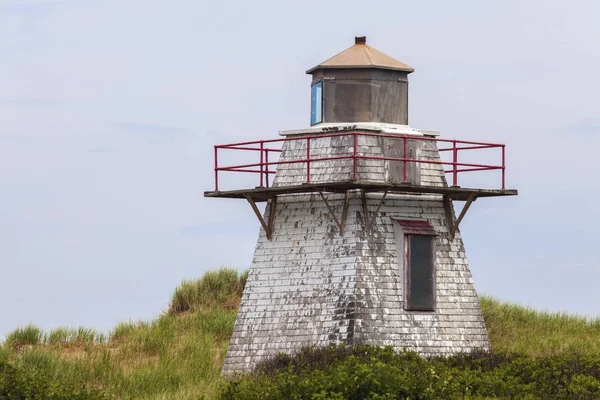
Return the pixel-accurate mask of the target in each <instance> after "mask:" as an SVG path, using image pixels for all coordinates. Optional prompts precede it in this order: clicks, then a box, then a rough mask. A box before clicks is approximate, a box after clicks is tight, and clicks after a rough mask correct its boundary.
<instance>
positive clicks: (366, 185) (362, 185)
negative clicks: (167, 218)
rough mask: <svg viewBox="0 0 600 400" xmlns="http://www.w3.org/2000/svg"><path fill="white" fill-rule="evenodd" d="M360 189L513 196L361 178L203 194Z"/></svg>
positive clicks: (263, 195)
mask: <svg viewBox="0 0 600 400" xmlns="http://www.w3.org/2000/svg"><path fill="white" fill-rule="evenodd" d="M354 189H360V190H364V191H365V192H386V191H387V192H388V193H396V194H411V193H422V194H443V195H448V197H449V198H450V199H451V200H468V199H469V197H470V196H471V194H475V195H476V197H497V196H516V195H517V194H518V192H517V191H516V190H512V189H507V190H501V189H476V188H462V187H461V188H458V187H439V186H423V185H410V184H391V183H379V182H361V181H356V182H352V181H340V182H328V183H319V184H302V185H291V186H277V187H270V188H257V189H241V190H228V191H212V192H210V191H207V192H204V196H205V197H219V198H233V199H236V198H245V197H246V195H249V196H250V197H251V198H252V199H253V200H254V201H268V200H270V199H272V198H273V196H277V195H282V194H293V193H315V192H324V193H345V192H347V191H348V190H354Z"/></svg>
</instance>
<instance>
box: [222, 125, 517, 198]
mask: <svg viewBox="0 0 600 400" xmlns="http://www.w3.org/2000/svg"><path fill="white" fill-rule="evenodd" d="M349 136H352V137H353V139H352V151H351V152H350V151H349V153H348V154H347V155H341V156H339V155H336V156H326V157H311V140H316V139H323V138H327V137H349ZM359 137H377V138H388V139H395V140H402V142H403V143H402V148H403V153H402V154H403V157H384V156H374V155H361V154H359V152H358V147H359V144H358V138H359ZM410 140H412V141H431V142H436V143H449V144H451V147H444V148H439V149H438V150H439V151H440V152H447V151H451V152H452V161H443V160H423V159H416V158H409V157H406V151H407V142H408V141H410ZM287 141H306V158H300V159H293V160H284V161H281V160H279V161H269V154H270V153H280V152H281V151H282V150H281V149H280V148H273V147H269V146H270V145H272V144H273V143H281V144H283V142H287ZM505 148H506V146H505V145H504V144H498V143H483V142H472V141H464V140H455V139H438V138H432V137H422V136H399V135H384V134H378V133H366V132H344V133H332V134H320V135H314V136H303V137H292V138H281V139H270V140H257V141H253V142H240V143H232V144H223V145H217V146H215V167H214V172H215V191H218V190H219V172H220V171H229V172H246V173H257V174H259V176H260V187H267V188H268V187H269V175H271V174H274V173H275V172H276V171H275V169H272V168H269V167H272V166H277V165H282V164H296V163H306V183H310V178H311V176H310V174H311V164H312V163H314V162H318V161H332V160H352V171H353V172H352V174H353V180H355V181H356V180H357V164H358V163H357V160H384V161H398V162H402V163H403V166H404V168H403V169H404V177H403V182H404V183H407V182H408V177H407V165H408V164H409V163H417V162H419V163H428V164H438V165H444V166H448V165H450V166H451V168H450V169H445V170H444V172H445V173H447V174H451V175H452V186H458V174H459V173H462V172H473V171H489V170H501V172H502V190H504V189H505V170H506V166H505ZM479 149H500V151H501V159H502V163H501V164H500V165H491V164H474V163H465V162H459V161H458V155H459V152H461V151H465V150H479ZM219 150H241V151H252V152H255V151H258V152H259V162H257V163H250V164H241V165H229V166H220V165H219Z"/></svg>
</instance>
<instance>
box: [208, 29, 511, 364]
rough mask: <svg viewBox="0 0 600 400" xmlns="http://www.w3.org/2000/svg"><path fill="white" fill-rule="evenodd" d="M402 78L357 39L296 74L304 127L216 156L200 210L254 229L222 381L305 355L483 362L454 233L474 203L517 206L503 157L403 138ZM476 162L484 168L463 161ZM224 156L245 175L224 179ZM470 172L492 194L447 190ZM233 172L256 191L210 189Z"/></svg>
mask: <svg viewBox="0 0 600 400" xmlns="http://www.w3.org/2000/svg"><path fill="white" fill-rule="evenodd" d="M411 72H413V69H412V68H411V67H409V66H408V65H406V64H403V63H401V62H399V61H397V60H395V59H393V58H391V57H389V56H387V55H385V54H383V53H381V52H379V51H378V50H376V49H374V48H372V47H370V46H369V45H367V44H366V38H365V37H357V38H356V39H355V44H354V45H353V46H352V47H350V48H348V49H346V50H344V51H343V52H341V53H339V54H337V55H335V56H334V57H332V58H330V59H328V60H326V61H324V62H323V63H321V64H319V65H317V66H316V67H314V68H312V69H310V70H308V71H307V73H309V74H311V75H312V86H311V96H312V98H311V100H312V101H311V127H309V128H305V129H298V130H293V131H283V132H280V134H281V136H282V137H281V138H275V139H269V140H258V141H254V142H244V143H234V144H229V145H219V146H215V190H213V191H209V192H205V196H207V197H221V198H238V199H246V200H247V201H248V202H249V203H250V205H251V207H252V209H253V210H254V212H255V213H256V215H257V217H258V219H259V221H260V223H261V229H260V234H259V238H258V242H257V245H256V250H255V253H254V257H253V259H252V264H251V267H250V274H249V277H248V281H247V284H246V288H245V290H244V294H243V298H242V303H241V306H240V310H239V313H238V316H237V320H236V323H235V328H234V332H233V336H232V337H231V342H230V345H229V349H228V352H227V356H226V359H225V366H224V369H223V373H231V372H236V371H246V370H250V369H251V368H252V367H253V366H254V365H256V363H257V362H259V361H261V360H263V359H265V358H266V357H269V356H273V355H274V354H276V353H278V352H287V353H292V352H294V351H295V350H297V349H299V348H300V347H303V346H308V345H318V346H322V345H327V344H330V343H345V344H348V345H353V344H371V345H390V346H393V347H394V348H396V349H398V350H401V349H407V350H413V351H417V352H419V353H421V354H423V355H438V354H450V353H455V352H461V351H471V350H474V349H488V348H489V342H488V336H487V332H486V328H485V325H484V321H483V318H482V315H481V309H480V306H479V300H478V297H477V293H476V291H475V287H474V284H473V279H472V277H471V272H470V270H469V264H468V263H467V258H466V255H465V248H464V245H463V241H462V238H461V236H460V232H459V230H458V226H459V224H460V222H461V220H462V219H463V217H464V216H465V214H466V212H467V210H468V208H469V206H470V205H471V204H472V203H473V201H475V200H476V199H478V198H483V197H491V196H509V195H516V194H517V191H516V190H508V189H505V187H504V186H505V185H504V172H505V165H504V152H505V146H504V145H503V144H493V143H480V142H466V141H460V140H454V139H442V138H440V137H439V136H438V133H437V132H434V131H425V130H418V129H414V128H411V127H410V126H409V125H408V79H407V78H408V74H410V73H411ZM482 149H485V151H486V152H487V153H486V154H489V152H491V151H492V152H493V151H496V152H497V154H496V156H497V161H496V163H495V164H475V163H472V162H471V163H467V162H462V161H461V160H462V159H464V153H467V152H469V153H473V152H478V151H480V150H482ZM226 152H229V153H233V154H235V152H238V153H240V154H241V153H249V154H252V155H254V156H255V157H256V158H255V160H256V161H254V162H249V163H248V162H247V163H244V164H239V165H222V164H221V158H222V154H223V153H226ZM479 171H491V172H488V173H490V174H493V175H491V177H494V176H497V177H498V182H497V186H496V188H486V189H484V188H465V187H461V186H459V182H458V179H459V177H462V175H464V174H473V173H485V172H479ZM494 171H495V172H494ZM233 172H238V173H245V174H251V176H252V177H254V178H257V179H256V181H253V183H252V184H251V185H248V187H247V188H243V189H239V188H237V189H231V190H229V189H228V190H224V189H223V188H222V187H220V186H219V184H220V183H219V179H222V177H221V176H222V175H225V174H231V173H233ZM273 175H274V177H272V176H273ZM448 182H449V183H450V184H449V183H448ZM221 185H222V183H221ZM455 201H461V202H464V205H463V208H462V211H461V212H460V215H459V216H458V218H457V217H456V216H455V214H454V209H453V202H455ZM259 202H266V208H265V212H264V215H263V214H262V213H260V211H259V209H258V207H257V204H256V203H259Z"/></svg>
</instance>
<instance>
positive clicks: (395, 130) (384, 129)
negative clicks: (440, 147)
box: [279, 122, 440, 136]
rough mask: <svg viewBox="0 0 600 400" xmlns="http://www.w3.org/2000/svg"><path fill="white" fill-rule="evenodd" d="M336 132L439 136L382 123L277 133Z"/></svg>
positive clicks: (336, 124) (330, 125)
mask: <svg viewBox="0 0 600 400" xmlns="http://www.w3.org/2000/svg"><path fill="white" fill-rule="evenodd" d="M337 131H365V132H367V131H370V132H381V133H385V134H397V135H405V136H406V135H408V136H423V135H427V136H439V134H440V133H439V132H438V131H432V130H426V129H414V128H411V127H410V126H408V125H399V124H386V123H383V122H346V123H340V122H322V123H320V124H316V125H313V126H311V127H310V128H303V129H290V130H283V131H279V134H280V135H282V136H294V135H314V134H319V133H325V132H337Z"/></svg>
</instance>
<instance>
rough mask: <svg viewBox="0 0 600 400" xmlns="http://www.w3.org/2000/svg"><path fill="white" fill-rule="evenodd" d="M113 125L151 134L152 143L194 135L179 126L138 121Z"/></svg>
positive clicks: (122, 128)
mask: <svg viewBox="0 0 600 400" xmlns="http://www.w3.org/2000/svg"><path fill="white" fill-rule="evenodd" d="M112 125H114V126H117V127H118V128H120V129H121V130H124V131H126V132H132V133H141V134H147V135H150V136H151V138H152V139H151V140H150V142H151V143H161V142H166V141H173V140H175V139H177V138H188V137H190V136H192V133H191V132H190V131H189V130H187V129H185V128H180V127H177V126H167V125H154V124H142V123H137V122H114V123H112Z"/></svg>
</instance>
